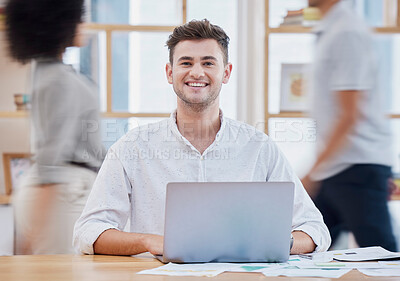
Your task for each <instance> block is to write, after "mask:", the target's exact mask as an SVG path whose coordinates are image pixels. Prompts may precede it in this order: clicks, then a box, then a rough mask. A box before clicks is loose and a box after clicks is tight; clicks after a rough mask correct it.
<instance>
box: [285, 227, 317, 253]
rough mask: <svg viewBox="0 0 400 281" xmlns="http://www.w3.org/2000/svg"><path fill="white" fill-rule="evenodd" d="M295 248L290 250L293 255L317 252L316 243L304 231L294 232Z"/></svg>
mask: <svg viewBox="0 0 400 281" xmlns="http://www.w3.org/2000/svg"><path fill="white" fill-rule="evenodd" d="M292 235H293V247H292V249H291V250H290V254H291V255H298V254H305V253H311V252H313V251H314V250H315V247H316V245H315V243H314V241H313V240H312V239H311V237H310V236H309V235H308V234H307V233H305V232H302V231H293V232H292Z"/></svg>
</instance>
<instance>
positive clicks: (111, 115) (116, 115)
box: [101, 112, 171, 118]
mask: <svg viewBox="0 0 400 281" xmlns="http://www.w3.org/2000/svg"><path fill="white" fill-rule="evenodd" d="M170 115H171V114H170V113H130V112H103V113H102V114H101V116H102V117H105V118H132V117H142V118H143V117H144V118H150V117H158V118H163V117H169V116H170Z"/></svg>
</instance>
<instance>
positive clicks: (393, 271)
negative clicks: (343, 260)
mask: <svg viewBox="0 0 400 281" xmlns="http://www.w3.org/2000/svg"><path fill="white" fill-rule="evenodd" d="M358 271H360V272H361V273H363V274H365V275H368V276H400V269H398V268H380V269H368V268H360V269H358Z"/></svg>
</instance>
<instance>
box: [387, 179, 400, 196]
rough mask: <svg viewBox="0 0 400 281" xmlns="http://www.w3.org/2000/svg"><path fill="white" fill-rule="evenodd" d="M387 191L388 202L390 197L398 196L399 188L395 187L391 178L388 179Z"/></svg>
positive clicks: (399, 193)
mask: <svg viewBox="0 0 400 281" xmlns="http://www.w3.org/2000/svg"><path fill="white" fill-rule="evenodd" d="M388 191H389V192H388V194H389V195H388V200H390V198H391V197H392V196H395V195H400V187H399V186H397V184H396V183H395V181H394V180H393V178H389V179H388Z"/></svg>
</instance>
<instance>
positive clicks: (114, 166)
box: [73, 148, 132, 254]
mask: <svg viewBox="0 0 400 281" xmlns="http://www.w3.org/2000/svg"><path fill="white" fill-rule="evenodd" d="M131 189H132V186H131V184H130V181H129V179H128V176H127V174H126V172H125V169H124V167H123V165H122V163H121V161H120V160H119V158H118V156H117V153H115V151H114V150H113V149H112V148H111V149H110V150H109V152H108V153H107V156H106V159H105V160H104V162H103V165H102V167H101V169H100V171H99V174H98V176H97V178H96V181H95V183H94V185H93V188H92V191H91V193H90V195H89V198H88V201H87V203H86V206H85V208H84V210H83V212H82V214H81V216H80V218H79V219H78V220H77V221H76V223H75V227H74V234H73V246H74V248H75V250H76V252H78V253H80V254H94V251H93V244H94V242H95V241H96V240H97V238H98V237H99V236H100V234H102V233H103V232H104V231H106V230H107V229H117V230H121V231H122V230H123V229H124V227H125V225H126V223H127V221H128V218H129V214H130V210H131V203H130V195H131V192H132V190H131Z"/></svg>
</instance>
